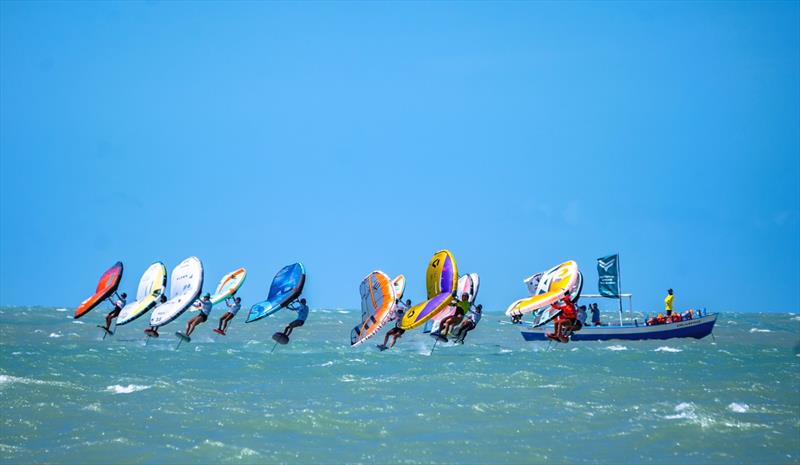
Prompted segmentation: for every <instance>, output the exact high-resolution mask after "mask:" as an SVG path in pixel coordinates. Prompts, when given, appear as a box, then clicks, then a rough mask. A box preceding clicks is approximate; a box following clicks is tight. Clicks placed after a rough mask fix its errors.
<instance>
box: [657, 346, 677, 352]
mask: <svg viewBox="0 0 800 465" xmlns="http://www.w3.org/2000/svg"><path fill="white" fill-rule="evenodd" d="M653 352H683V349H676V348H674V347H669V346H661V347H659V348H658V349H656V350H654V351H653Z"/></svg>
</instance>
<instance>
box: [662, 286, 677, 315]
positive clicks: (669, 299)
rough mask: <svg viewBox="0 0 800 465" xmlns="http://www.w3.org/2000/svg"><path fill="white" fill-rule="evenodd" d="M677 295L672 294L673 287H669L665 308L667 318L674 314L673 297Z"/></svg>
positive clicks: (665, 298)
mask: <svg viewBox="0 0 800 465" xmlns="http://www.w3.org/2000/svg"><path fill="white" fill-rule="evenodd" d="M673 297H675V296H674V295H672V289H667V296H666V297H664V310H665V311H666V313H667V318H669V317H670V315H672V299H673Z"/></svg>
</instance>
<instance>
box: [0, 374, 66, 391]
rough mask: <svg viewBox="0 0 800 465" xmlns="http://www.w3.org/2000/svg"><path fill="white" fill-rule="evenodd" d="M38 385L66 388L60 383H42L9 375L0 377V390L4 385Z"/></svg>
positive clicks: (38, 380)
mask: <svg viewBox="0 0 800 465" xmlns="http://www.w3.org/2000/svg"><path fill="white" fill-rule="evenodd" d="M15 383H19V384H39V385H47V386H61V387H64V386H68V384H67V383H65V382H62V381H43V380H41V379H33V378H22V377H18V376H11V375H0V388H3V387H5V386H6V385H11V384H15Z"/></svg>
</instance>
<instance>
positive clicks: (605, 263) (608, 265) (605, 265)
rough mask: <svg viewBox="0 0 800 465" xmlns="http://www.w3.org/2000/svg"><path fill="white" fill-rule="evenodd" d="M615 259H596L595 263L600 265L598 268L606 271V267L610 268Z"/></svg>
mask: <svg viewBox="0 0 800 465" xmlns="http://www.w3.org/2000/svg"><path fill="white" fill-rule="evenodd" d="M615 261H616V259H615V258H612V259H611V260H609V261H607V262H604V261H603V260H597V264H598V265H599V266H600V268H602V269H603V271H605V272H606V273H607V272H608V269H609V268H611V267H612V266H614V262H615Z"/></svg>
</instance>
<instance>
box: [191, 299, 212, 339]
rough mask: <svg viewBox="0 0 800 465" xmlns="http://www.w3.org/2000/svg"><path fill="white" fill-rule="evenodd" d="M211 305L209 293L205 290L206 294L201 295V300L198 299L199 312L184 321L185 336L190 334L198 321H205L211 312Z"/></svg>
mask: <svg viewBox="0 0 800 465" xmlns="http://www.w3.org/2000/svg"><path fill="white" fill-rule="evenodd" d="M212 306H213V305H212V304H211V294H209V293H208V292H206V295H204V296H203V300H201V301H200V314H199V315H197V316H196V317H194V318H192V319H191V320H189V321H187V322H186V336H187V337H189V336H191V335H192V331H194V328H195V327H197V325H199V324H200V323H205V322H206V320H208V315H209V314H210V313H211V307H212Z"/></svg>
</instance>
